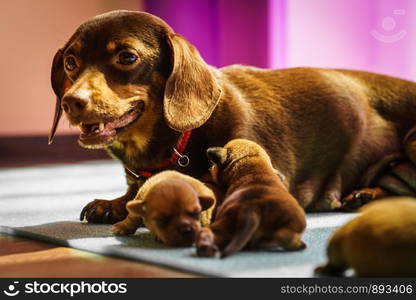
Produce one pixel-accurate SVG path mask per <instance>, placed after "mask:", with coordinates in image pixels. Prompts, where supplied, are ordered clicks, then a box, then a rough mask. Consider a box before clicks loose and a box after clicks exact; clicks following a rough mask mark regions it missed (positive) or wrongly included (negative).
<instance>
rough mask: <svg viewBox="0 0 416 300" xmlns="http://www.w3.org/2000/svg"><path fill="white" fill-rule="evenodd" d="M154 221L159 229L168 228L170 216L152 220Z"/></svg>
mask: <svg viewBox="0 0 416 300" xmlns="http://www.w3.org/2000/svg"><path fill="white" fill-rule="evenodd" d="M154 220H155V221H156V224H157V226H158V227H159V228H165V227H166V226H168V224H169V222H170V220H171V216H161V217H157V218H155V219H154Z"/></svg>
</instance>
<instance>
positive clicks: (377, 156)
mask: <svg viewBox="0 0 416 300" xmlns="http://www.w3.org/2000/svg"><path fill="white" fill-rule="evenodd" d="M52 86H53V89H54V91H55V93H56V96H57V102H56V111H55V117H54V121H53V126H52V130H51V133H50V136H49V141H50V142H51V141H52V138H53V136H54V134H55V130H56V127H57V125H58V122H59V119H60V117H61V114H62V111H64V112H65V114H66V117H67V118H68V120H69V122H70V123H71V124H72V125H74V126H78V127H79V128H80V129H81V134H80V137H79V143H80V145H81V146H83V147H87V148H92V149H95V148H101V149H105V150H107V152H108V153H109V154H110V155H111V156H112V157H114V158H116V159H118V160H120V162H121V163H122V164H123V165H124V167H125V168H126V172H127V174H128V176H129V178H134V179H135V180H128V183H129V189H128V191H127V193H126V194H125V195H124V196H122V197H120V198H117V199H115V200H112V201H106V200H95V201H93V202H91V203H89V204H88V205H87V206H86V207H85V208H84V209H83V210H82V212H81V219H83V218H84V217H85V218H86V219H87V220H88V221H89V222H95V223H114V222H117V221H120V220H122V219H124V218H125V217H126V215H127V210H126V202H127V201H129V200H132V199H134V197H135V195H136V193H137V190H138V187H139V186H140V185H141V184H142V182H143V181H144V180H145V179H146V177H148V176H150V175H151V174H154V173H157V172H159V171H161V170H163V169H175V170H179V171H181V172H183V173H186V174H190V175H192V176H193V177H196V178H201V177H202V176H204V175H205V174H206V173H207V172H208V168H209V161H208V159H207V158H206V155H205V152H206V149H208V148H209V147H213V146H223V145H225V144H226V143H227V142H228V141H230V140H232V139H234V138H246V139H249V140H252V141H255V142H256V143H258V144H259V145H261V146H262V147H264V148H265V149H266V151H267V153H269V155H270V156H271V159H272V163H273V165H274V166H275V167H277V168H278V169H279V170H280V171H281V172H282V173H283V174H284V176H285V177H286V181H287V186H288V189H289V191H290V193H291V194H292V195H293V196H294V197H295V198H296V199H297V200H298V201H299V203H300V204H301V205H302V206H303V207H304V208H305V209H307V210H309V211H317V210H331V209H333V208H336V207H339V206H341V203H340V199H341V198H342V197H344V196H346V195H348V194H350V193H351V192H352V191H353V190H354V189H355V188H356V186H357V184H358V183H359V182H360V179H361V176H362V174H363V173H364V172H365V171H366V170H367V168H369V167H370V166H371V165H373V164H374V163H376V162H378V161H379V160H381V159H383V158H384V157H385V156H387V155H389V154H391V153H397V152H401V153H403V154H405V153H406V155H408V156H409V157H410V159H412V161H413V162H414V157H416V156H415V155H412V153H413V151H414V150H413V149H414V148H415V149H416V147H413V146H412V145H413V143H415V140H416V138H413V135H410V136H408V138H407V139H406V147H404V145H403V139H404V137H405V136H406V134H407V133H408V132H409V131H410V130H411V129H412V128H413V127H414V126H415V118H414V116H415V114H416V84H415V83H413V82H410V81H406V80H402V79H398V78H393V77H389V76H384V75H378V74H373V73H367V72H360V71H350V70H331V69H317V68H294V69H284V70H264V69H258V68H254V67H247V66H239V65H235V66H229V67H224V68H221V69H216V68H214V67H211V66H209V65H207V64H206V63H205V62H204V60H203V59H202V58H201V56H200V55H199V53H198V51H197V50H196V49H195V48H194V47H193V46H192V45H191V44H190V43H189V42H188V41H187V40H186V39H184V38H183V37H182V36H180V35H178V34H175V33H174V31H173V30H172V29H171V28H170V27H169V26H168V25H167V24H166V23H165V22H163V21H162V20H161V19H159V18H157V17H155V16H153V15H150V14H147V13H142V12H130V11H115V12H110V13H106V14H103V15H100V16H97V17H94V18H92V19H91V20H89V21H87V22H85V23H84V24H82V25H81V26H80V27H79V28H78V29H77V30H76V32H75V33H74V34H73V35H72V36H71V37H70V39H69V40H68V41H67V43H66V44H65V45H64V46H63V47H62V48H61V49H59V50H58V52H57V53H56V55H55V57H54V60H53V66H52ZM405 149H407V150H406V151H405Z"/></svg>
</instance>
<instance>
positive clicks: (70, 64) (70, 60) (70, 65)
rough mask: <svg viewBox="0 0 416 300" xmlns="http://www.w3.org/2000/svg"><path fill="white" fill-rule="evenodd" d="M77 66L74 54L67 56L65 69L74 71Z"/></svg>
mask: <svg viewBox="0 0 416 300" xmlns="http://www.w3.org/2000/svg"><path fill="white" fill-rule="evenodd" d="M76 68H77V61H76V60H75V58H74V57H73V56H67V57H66V58H65V69H66V70H67V71H70V72H72V71H74V70H75V69H76Z"/></svg>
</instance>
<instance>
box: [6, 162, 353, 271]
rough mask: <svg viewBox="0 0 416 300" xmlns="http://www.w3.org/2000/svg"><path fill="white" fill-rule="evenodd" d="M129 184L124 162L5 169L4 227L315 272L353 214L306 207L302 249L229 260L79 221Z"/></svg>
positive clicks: (135, 256) (220, 264) (59, 238)
mask: <svg viewBox="0 0 416 300" xmlns="http://www.w3.org/2000/svg"><path fill="white" fill-rule="evenodd" d="M124 191H125V182H124V175H123V169H122V167H121V166H120V165H119V164H117V163H116V162H110V161H98V162H97V161H95V162H85V163H78V164H71V165H51V166H42V167H27V168H15V169H0V204H1V209H0V225H1V226H0V232H4V233H8V234H12V235H19V236H24V237H29V238H33V239H38V240H44V241H48V242H52V243H56V244H60V245H65V246H69V247H73V248H77V249H81V250H86V251H90V252H94V253H99V254H104V255H110V256H116V257H122V258H126V259H131V260H138V261H143V262H147V263H151V264H155V265H161V266H166V267H169V268H173V269H177V270H181V271H185V272H191V273H194V274H199V275H206V276H220V277H312V276H314V275H313V269H314V268H315V267H316V266H317V265H319V264H322V263H324V262H325V259H326V257H325V256H326V251H325V248H326V243H327V240H328V238H329V237H330V235H331V233H332V232H333V231H334V230H335V229H336V228H337V227H339V226H340V225H342V224H344V223H346V222H347V221H348V220H350V219H351V218H352V217H354V216H355V214H349V213H314V214H308V216H307V222H308V229H307V231H306V233H305V235H304V241H305V242H306V243H307V245H308V247H307V248H306V249H305V250H303V251H296V252H283V251H243V252H240V253H237V254H236V255H233V256H231V257H228V258H225V259H215V258H199V257H196V256H195V249H194V248H192V247H189V248H170V247H167V246H164V245H163V244H160V243H159V242H156V241H155V240H154V237H153V236H152V235H151V234H150V233H149V232H148V231H147V229H145V228H142V229H139V230H138V231H137V232H136V234H135V235H132V236H128V237H115V236H113V235H112V234H111V226H109V225H92V224H87V223H83V222H79V221H78V219H77V218H78V216H79V213H80V211H81V209H82V208H83V207H84V205H85V204H87V203H88V202H89V201H91V200H93V199H94V198H102V199H112V198H115V197H117V196H120V195H121V194H123V193H124Z"/></svg>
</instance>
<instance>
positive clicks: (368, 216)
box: [316, 197, 416, 277]
mask: <svg viewBox="0 0 416 300" xmlns="http://www.w3.org/2000/svg"><path fill="white" fill-rule="evenodd" d="M360 211H361V212H362V214H361V215H360V216H358V217H356V218H354V219H353V220H351V221H350V222H348V223H347V224H346V225H344V226H342V227H341V228H340V229H338V230H337V231H336V232H335V234H334V235H333V236H332V238H331V240H330V242H329V245H328V249H327V254H328V263H327V264H326V265H325V266H322V267H319V268H317V269H316V272H317V273H320V274H325V275H341V274H342V273H343V272H344V271H345V270H347V269H348V268H353V269H354V271H355V274H356V275H357V276H361V277H415V276H416V256H415V253H416V200H415V199H414V198H408V197H395V198H388V199H386V200H380V201H376V202H373V203H370V204H368V205H365V206H364V207H363V208H362V209H361V210H360Z"/></svg>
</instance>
